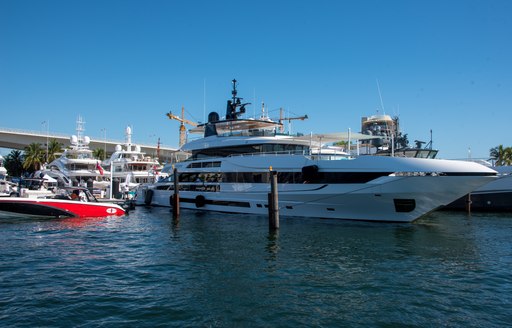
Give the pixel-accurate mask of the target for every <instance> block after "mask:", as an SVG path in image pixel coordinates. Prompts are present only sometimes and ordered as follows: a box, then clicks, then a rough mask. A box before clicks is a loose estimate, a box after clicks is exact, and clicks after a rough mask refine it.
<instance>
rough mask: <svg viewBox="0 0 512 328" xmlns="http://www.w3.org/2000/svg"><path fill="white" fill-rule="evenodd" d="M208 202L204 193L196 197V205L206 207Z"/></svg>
mask: <svg viewBox="0 0 512 328" xmlns="http://www.w3.org/2000/svg"><path fill="white" fill-rule="evenodd" d="M205 204H206V198H204V196H203V195H199V196H197V197H196V207H204V205H205Z"/></svg>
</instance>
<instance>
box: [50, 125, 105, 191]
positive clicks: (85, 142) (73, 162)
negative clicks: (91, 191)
mask: <svg viewBox="0 0 512 328" xmlns="http://www.w3.org/2000/svg"><path fill="white" fill-rule="evenodd" d="M84 124H85V122H84V121H83V120H82V117H81V116H79V117H78V119H77V122H76V132H77V134H76V135H72V136H71V138H70V143H71V146H70V147H68V148H66V149H65V150H64V153H63V154H62V155H61V156H60V157H59V158H57V159H56V160H54V161H52V162H51V163H50V164H49V165H48V167H47V170H49V171H50V172H51V171H59V172H61V173H62V174H63V175H64V176H65V177H67V178H68V180H69V181H66V180H64V182H65V183H64V184H65V186H66V185H74V186H79V185H80V186H87V185H88V184H89V185H88V186H90V183H91V182H92V183H93V188H98V189H106V188H107V186H108V185H109V182H108V181H107V180H106V179H105V177H107V176H108V172H104V171H103V168H102V167H101V166H100V160H99V159H96V158H94V156H93V154H92V150H91V149H89V143H90V141H91V139H90V138H89V137H87V136H83V132H84ZM44 173H45V174H48V175H50V176H51V175H52V174H50V173H49V172H47V171H45V172H44ZM55 178H57V177H55ZM66 182H67V183H66Z"/></svg>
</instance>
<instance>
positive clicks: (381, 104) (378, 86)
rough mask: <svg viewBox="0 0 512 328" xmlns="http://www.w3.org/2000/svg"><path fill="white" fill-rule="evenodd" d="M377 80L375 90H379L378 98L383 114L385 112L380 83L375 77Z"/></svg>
mask: <svg viewBox="0 0 512 328" xmlns="http://www.w3.org/2000/svg"><path fill="white" fill-rule="evenodd" d="M375 80H376V81H377V90H378V91H379V98H380V106H381V108H382V111H383V112H384V114H386V110H385V109H384V102H383V101H382V94H381V93H380V85H379V79H375Z"/></svg>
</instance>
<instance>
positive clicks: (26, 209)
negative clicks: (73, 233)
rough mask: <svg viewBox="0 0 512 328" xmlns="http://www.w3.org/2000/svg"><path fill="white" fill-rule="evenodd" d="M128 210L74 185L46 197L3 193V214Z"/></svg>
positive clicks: (67, 214) (98, 213)
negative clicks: (104, 201) (99, 198)
mask: <svg viewBox="0 0 512 328" xmlns="http://www.w3.org/2000/svg"><path fill="white" fill-rule="evenodd" d="M125 212H126V211H125V210H124V209H123V208H122V207H121V206H119V205H117V204H114V203H103V202H98V200H97V199H96V198H95V197H94V196H93V195H92V194H91V193H90V192H89V190H88V189H86V188H79V187H70V188H65V189H62V190H59V192H58V193H57V194H55V196H52V197H46V198H25V197H2V198H0V216H11V217H12V216H15V217H20V216H23V217H27V216H30V217H46V218H84V217H106V216H121V215H124V214H125Z"/></svg>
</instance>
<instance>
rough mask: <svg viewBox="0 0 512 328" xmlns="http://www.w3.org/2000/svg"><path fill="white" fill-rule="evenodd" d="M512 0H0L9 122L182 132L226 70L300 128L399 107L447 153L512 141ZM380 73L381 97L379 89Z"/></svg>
mask: <svg viewBox="0 0 512 328" xmlns="http://www.w3.org/2000/svg"><path fill="white" fill-rule="evenodd" d="M511 14H512V1H508V0H504V1H493V0H482V1H471V0H467V1H466V0H464V1H432V0H428V1H413V0H410V1H409V0H408V1H364V0H363V1H334V0H333V1H322V0H320V1H298V0H297V1H277V0H273V1H266V0H264V1H171V0H167V1H130V0H120V1H107V0H102V1H94V0H92V1H67V0H66V1H53V0H46V1H38V0H37V1H36V0H34V1H26V0H0V111H1V113H2V120H1V123H0V126H2V127H8V128H19V129H29V130H37V131H44V130H45V128H44V127H43V126H42V124H41V122H43V121H49V122H50V131H51V132H58V133H69V134H70V135H71V134H73V133H75V121H76V118H77V116H78V115H82V116H83V117H84V119H85V121H86V125H85V128H86V135H89V136H91V137H93V138H103V134H102V132H101V129H103V128H106V129H107V138H109V139H119V140H123V138H124V129H125V127H126V126H127V125H131V126H132V129H133V133H134V135H133V139H134V141H135V142H138V143H156V138H158V137H160V139H161V141H162V143H163V144H165V145H168V146H177V145H178V127H179V122H177V121H171V120H169V119H167V118H166V116H165V113H166V112H168V111H169V110H172V111H173V112H175V113H180V110H181V106H185V109H186V111H187V113H186V116H187V118H188V119H191V120H194V121H203V118H204V113H205V112H206V113H208V112H210V111H218V112H220V113H221V115H224V113H225V104H226V100H227V99H228V97H230V89H231V82H230V81H231V80H232V79H233V78H236V79H237V80H239V96H241V97H245V100H246V101H249V102H255V106H250V107H249V108H248V113H250V114H251V116H252V114H253V113H254V112H256V113H257V114H259V111H260V108H261V102H262V101H264V102H265V104H266V105H267V106H268V109H269V111H270V115H271V117H277V116H278V111H277V109H278V108H280V107H283V108H284V109H285V110H286V111H287V113H289V115H290V116H299V115H303V114H308V116H309V117H310V119H309V120H307V121H303V122H302V121H295V122H293V130H294V131H295V132H304V133H309V132H313V133H327V132H329V133H330V132H339V131H346V130H347V129H348V128H351V130H352V131H359V130H360V121H361V116H367V115H373V114H375V113H376V111H377V110H380V112H381V113H382V112H385V113H387V114H390V115H399V116H400V119H401V124H402V130H404V132H405V133H407V134H408V135H409V140H411V141H412V140H415V139H420V140H428V139H429V135H430V132H429V131H430V129H432V130H433V137H434V147H436V148H439V149H440V154H439V156H440V157H443V158H464V157H467V155H468V148H471V154H472V156H473V157H486V156H488V154H489V149H490V148H492V147H495V146H497V145H499V144H503V145H504V146H512V138H511V131H510V125H511V122H512V110H511V109H512V108H511V107H512V19H511V18H510V15H511ZM377 79H378V81H379V84H380V90H381V94H382V100H383V104H384V108H382V106H381V101H380V98H379V93H378V89H377V82H376V81H377Z"/></svg>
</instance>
